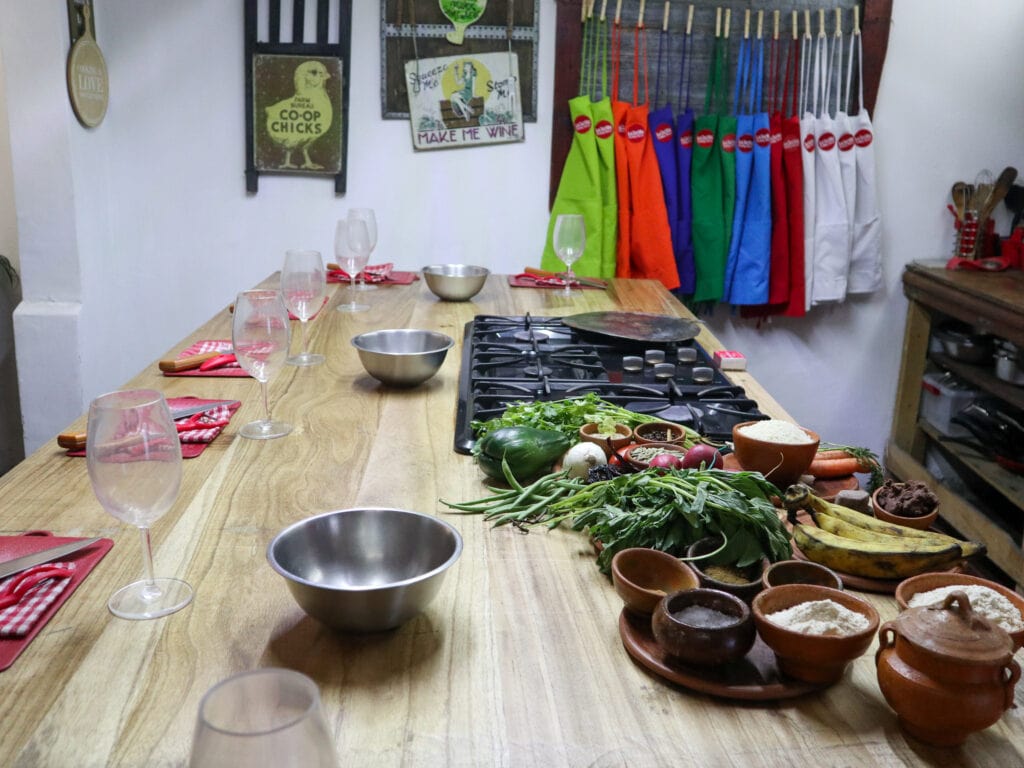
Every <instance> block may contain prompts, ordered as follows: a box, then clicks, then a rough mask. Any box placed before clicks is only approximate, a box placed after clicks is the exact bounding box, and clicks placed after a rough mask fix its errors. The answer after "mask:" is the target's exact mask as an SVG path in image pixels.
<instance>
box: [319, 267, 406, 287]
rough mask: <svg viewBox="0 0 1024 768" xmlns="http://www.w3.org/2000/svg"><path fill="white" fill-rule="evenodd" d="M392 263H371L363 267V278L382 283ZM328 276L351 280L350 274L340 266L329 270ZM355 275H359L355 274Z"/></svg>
mask: <svg viewBox="0 0 1024 768" xmlns="http://www.w3.org/2000/svg"><path fill="white" fill-rule="evenodd" d="M394 266H395V265H394V264H392V263H391V262H388V263H387V264H372V265H368V266H365V267H363V271H362V275H363V280H365V281H366V282H368V283H383V282H384V281H385V280H387V279H388V277H389V276H390V275H391V270H392V269H393V268H394ZM329 276H330V277H334V278H336V279H339V280H342V281H345V280H351V279H352V278H351V275H349V273H348V272H346V271H345V270H344V269H342V268H341V267H338V268H337V269H332V270H331V271H330V275H329ZM356 277H359V275H358V274H357V275H356Z"/></svg>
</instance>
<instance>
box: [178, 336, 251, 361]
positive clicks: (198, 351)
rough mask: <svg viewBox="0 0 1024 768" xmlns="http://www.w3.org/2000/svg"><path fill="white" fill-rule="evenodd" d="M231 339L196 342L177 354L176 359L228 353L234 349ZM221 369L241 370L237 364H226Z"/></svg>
mask: <svg viewBox="0 0 1024 768" xmlns="http://www.w3.org/2000/svg"><path fill="white" fill-rule="evenodd" d="M234 348H235V347H234V344H232V342H231V339H206V340H205V341H197V342H196V343H195V344H193V345H192V346H190V347H186V348H185V349H183V350H182V351H181V352H179V353H178V357H179V358H182V357H192V356H193V355H205V354H206V353H207V352H224V353H228V352H231V351H232V350H233V349H234ZM221 367H222V368H241V367H242V366H240V365H239V364H238V363H228V364H227V365H224V366H221Z"/></svg>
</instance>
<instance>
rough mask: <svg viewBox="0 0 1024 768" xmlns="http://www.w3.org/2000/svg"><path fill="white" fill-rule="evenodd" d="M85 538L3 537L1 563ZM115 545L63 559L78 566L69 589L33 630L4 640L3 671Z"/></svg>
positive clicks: (105, 543)
mask: <svg viewBox="0 0 1024 768" xmlns="http://www.w3.org/2000/svg"><path fill="white" fill-rule="evenodd" d="M83 538H86V537H84V536H71V537H67V536H54V535H53V534H51V533H49V532H47V531H32V532H31V533H25V534H22V535H21V536H0V561H5V560H11V559H13V558H15V557H21V556H22V555H29V554H32V553H33V552H38V551H39V550H41V549H49V548H50V547H55V546H57V545H58V544H68V543H70V542H72V541H81V540H82V539H83ZM112 546H114V542H113V541H112V540H111V539H100V540H99V541H97V542H96V543H95V544H90V545H89V546H88V547H85V548H83V549H80V550H78V551H77V552H73V553H71V554H70V555H65V556H64V557H62V558H60V560H61V562H73V563H75V571H74V574H73V575H72V576H71V580H70V581H69V582H68V585H67V587H65V588H64V591H63V592H61V593H60V596H59V597H58V598H57V599H56V600H54V601H53V604H52V605H51V606H50V607H49V608H47V609H46V610H45V611H43V613H42V615H40V616H39V618H38V619H36V623H35V624H34V625H33V626H32V629H30V630H29V631H28V633H27V634H26V635H24V636H22V637H3V638H0V671H3V670H5V669H7V668H8V667H9V666H11V664H13V663H14V660H15V659H17V658H18V656H19V655H20V654H21V652H22V651H23V650H25V648H26V647H27V646H28V644H29V643H31V642H32V640H33V639H35V636H36V635H38V634H39V630H41V629H42V628H43V627H45V626H46V624H47V622H49V620H50V619H52V618H53V615H54V614H55V613H57V611H58V610H60V607H61V606H62V605H63V604H64V601H66V600H67V599H68V598H69V597H71V594H72V593H73V592H74V591H75V590H76V589H77V588H78V585H79V584H81V583H82V582H83V581H84V580H85V577H86V576H88V575H89V573H90V571H92V569H93V568H95V567H96V564H97V563H98V562H99V561H100V560H102V559H103V557H104V555H106V554H107V552H109V551H110V548H111V547H112Z"/></svg>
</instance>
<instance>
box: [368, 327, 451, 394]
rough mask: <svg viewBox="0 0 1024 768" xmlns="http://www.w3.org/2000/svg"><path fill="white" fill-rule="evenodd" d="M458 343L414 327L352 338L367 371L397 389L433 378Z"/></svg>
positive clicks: (448, 337) (440, 334)
mask: <svg viewBox="0 0 1024 768" xmlns="http://www.w3.org/2000/svg"><path fill="white" fill-rule="evenodd" d="M454 343H455V342H454V341H453V340H452V338H451V336H446V335H445V334H443V333H437V332H436V331H417V330H414V329H411V328H397V329H390V330H384V331H370V332H369V333H361V334H359V335H358V336H356V337H355V338H353V339H352V346H354V347H355V348H356V349H357V350H358V351H359V359H360V361H361V362H362V363H363V368H365V369H366V372H367V373H368V374H370V375H371V376H373V378H375V379H377V380H378V381H382V382H383V383H385V384H390V385H391V386H395V387H414V386H416V385H417V384H421V383H422V382H424V381H426V380H427V379H429V378H430V377H431V376H433V375H434V374H435V373H437V370H438V368H440V367H441V363H443V362H444V358H445V356H446V355H447V354H448V350H449V349H451V347H452V345H453V344H454Z"/></svg>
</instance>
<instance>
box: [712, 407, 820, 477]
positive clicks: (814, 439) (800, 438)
mask: <svg viewBox="0 0 1024 768" xmlns="http://www.w3.org/2000/svg"><path fill="white" fill-rule="evenodd" d="M820 442H821V441H820V438H819V437H818V434H817V433H816V432H812V431H811V430H809V429H804V428H803V427H798V426H797V425H796V424H793V423H791V422H788V421H783V420H781V419H767V420H763V421H745V422H743V423H742V424H737V425H736V426H734V427H733V428H732V444H733V452H734V454H735V456H736V461H738V462H739V465H740V466H741V467H742V468H743V469H745V470H747V471H749V472H760V473H761V474H762V475H764V476H765V478H766V479H767V480H768V481H769V482H770V483H773V484H774V485H775V487H777V488H778V489H779V490H780V491H785V490H786V488H787V487H788V486H790V485H792V484H793V483H795V482H796V481H798V480H799V479H800V477H801V475H803V474H804V473H805V472H806V471H807V468H808V467H809V466H811V462H812V461H813V460H814V455H815V454H816V453H817V452H818V444H819V443H820Z"/></svg>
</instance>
